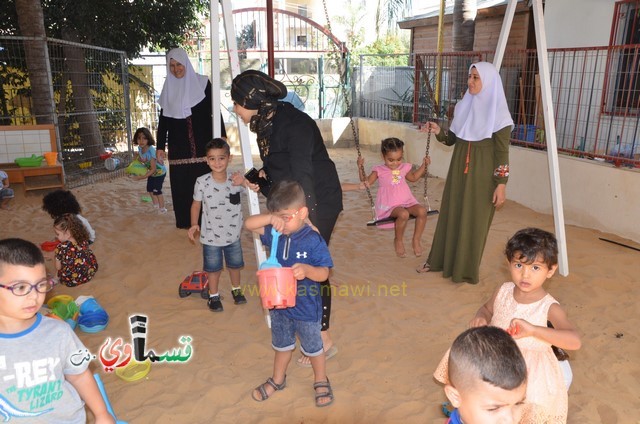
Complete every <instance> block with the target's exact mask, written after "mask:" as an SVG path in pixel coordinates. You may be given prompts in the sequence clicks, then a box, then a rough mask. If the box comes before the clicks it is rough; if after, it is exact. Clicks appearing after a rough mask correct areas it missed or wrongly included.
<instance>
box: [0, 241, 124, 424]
mask: <svg viewBox="0 0 640 424" xmlns="http://www.w3.org/2000/svg"><path fill="white" fill-rule="evenodd" d="M54 285H55V280H54V279H53V278H51V277H47V274H46V268H45V265H44V256H43V255H42V252H41V251H40V249H39V248H38V247H37V246H36V245H34V244H33V243H31V242H28V241H26V240H22V239H17V238H11V239H4V240H0V416H2V417H4V419H5V421H9V420H10V419H11V418H12V417H16V418H23V419H25V420H24V421H25V422H27V421H28V422H29V423H31V424H35V423H51V422H65V423H78V424H79V423H85V422H86V420H87V419H86V414H85V408H84V404H85V402H86V404H87V406H88V407H89V409H91V412H93V415H94V416H95V422H96V423H99V424H103V423H115V420H114V419H113V417H112V416H111V415H110V414H109V412H108V411H107V407H106V405H105V402H104V400H103V399H102V395H101V394H100V390H99V389H98V385H97V384H96V382H95V380H94V378H93V376H92V375H91V371H90V370H89V360H84V359H83V360H78V358H87V357H88V358H90V357H91V355H90V353H89V350H88V349H87V348H85V346H84V345H83V344H82V342H81V341H80V340H79V339H78V338H77V337H76V335H75V334H74V333H73V330H71V328H70V327H69V325H68V324H67V323H65V322H63V321H60V320H56V319H53V318H48V317H43V316H42V315H41V314H40V313H38V311H39V310H40V307H41V306H42V304H43V303H44V298H45V295H46V293H48V292H49V291H51V290H52V289H53V286H54Z"/></svg>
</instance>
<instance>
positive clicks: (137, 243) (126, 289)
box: [0, 149, 640, 424]
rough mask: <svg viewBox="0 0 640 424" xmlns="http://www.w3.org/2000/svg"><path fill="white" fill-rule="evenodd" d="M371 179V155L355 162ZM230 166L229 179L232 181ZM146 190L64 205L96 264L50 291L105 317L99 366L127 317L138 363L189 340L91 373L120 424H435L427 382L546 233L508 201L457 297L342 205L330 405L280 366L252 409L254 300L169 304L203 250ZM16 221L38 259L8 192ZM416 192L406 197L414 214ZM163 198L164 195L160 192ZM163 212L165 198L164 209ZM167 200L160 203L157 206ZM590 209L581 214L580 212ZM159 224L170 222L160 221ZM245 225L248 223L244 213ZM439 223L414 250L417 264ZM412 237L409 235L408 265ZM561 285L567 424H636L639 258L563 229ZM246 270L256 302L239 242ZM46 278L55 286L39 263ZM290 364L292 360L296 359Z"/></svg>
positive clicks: (265, 336)
mask: <svg viewBox="0 0 640 424" xmlns="http://www.w3.org/2000/svg"><path fill="white" fill-rule="evenodd" d="M330 154H331V156H332V158H333V159H334V160H335V161H336V163H337V165H338V170H339V173H340V176H341V179H343V180H344V181H356V180H357V178H356V165H355V161H356V154H355V151H354V150H353V149H352V150H346V149H333V150H330ZM363 154H364V155H365V156H366V160H367V162H366V164H367V166H368V167H370V166H371V165H373V164H375V163H377V162H378V155H377V154H374V153H371V152H364V153H363ZM240 163H241V161H240V160H239V158H236V160H235V162H234V164H235V165H236V166H238V167H239V166H240ZM443 186H444V181H443V180H441V179H435V178H433V179H431V178H430V179H429V199H430V201H431V205H432V207H433V208H435V209H437V208H438V207H439V200H440V198H441V193H442V189H443ZM144 187H145V186H144V182H135V181H131V180H129V179H126V178H121V179H117V180H114V181H112V182H105V183H99V184H95V185H91V186H85V187H80V188H77V189H74V190H73V191H74V193H76V195H77V197H78V199H79V200H80V203H81V205H82V206H83V209H84V211H83V215H84V216H85V217H86V218H87V219H88V220H89V221H90V222H91V224H92V225H93V227H94V228H95V229H96V232H97V241H96V243H95V245H94V251H95V253H96V255H97V258H98V262H99V264H100V270H99V272H98V274H97V275H96V277H95V278H94V280H93V281H92V282H91V283H89V284H87V285H85V286H81V287H78V288H67V287H57V288H56V289H55V290H54V291H53V292H52V295H56V294H70V295H72V296H74V297H76V296H78V295H92V296H94V297H96V298H97V300H98V301H99V303H100V304H101V305H102V306H103V307H104V308H105V309H106V310H107V312H108V313H109V314H110V316H111V320H110V323H109V326H108V327H107V329H106V330H104V331H102V332H100V333H97V334H87V333H83V332H80V331H79V330H76V332H77V334H78V335H79V337H80V338H81V340H82V341H83V342H84V343H85V344H86V345H87V347H88V348H89V349H90V350H91V351H92V352H94V353H97V352H98V350H99V349H100V346H101V345H103V343H104V342H105V340H106V338H107V337H111V338H117V337H122V338H124V339H125V341H127V340H128V339H129V337H130V328H129V322H128V317H129V316H130V315H133V314H143V315H147V316H148V318H149V330H148V342H147V347H148V348H153V349H154V350H155V351H157V352H160V351H165V350H169V349H172V348H174V347H180V345H179V343H178V339H179V338H180V337H181V336H183V335H189V336H191V337H192V340H193V341H192V345H193V349H194V353H193V357H192V358H191V360H190V361H189V362H187V363H184V364H181V363H156V364H154V365H153V366H152V369H151V372H150V373H149V374H148V376H147V377H146V378H145V379H143V380H140V381H137V382H125V381H123V380H121V379H120V378H118V377H117V376H115V375H114V374H112V373H104V371H102V370H101V368H100V363H99V362H98V361H94V362H93V364H92V368H93V370H94V371H96V372H100V373H101V375H102V380H103V381H104V383H105V385H106V387H107V390H108V393H109V397H110V399H111V402H112V404H113V406H114V409H115V411H116V413H117V415H118V418H120V419H122V420H126V421H128V422H130V423H136V424H137V423H141V424H143V423H154V424H161V423H210V422H217V423H236V422H243V423H283V422H287V423H292V422H296V423H319V422H331V423H372V422H381V423H395V422H407V423H443V422H444V417H443V415H442V413H441V411H440V404H441V402H443V401H444V400H445V397H444V393H443V391H442V388H441V387H440V386H439V385H438V384H437V383H436V382H435V381H434V380H433V378H432V372H433V370H434V368H435V367H436V365H437V363H438V361H439V360H440V358H441V356H442V354H443V353H444V352H445V350H446V349H447V348H448V347H449V345H450V343H451V342H452V341H453V339H454V338H455V336H456V335H457V334H458V333H460V332H461V331H463V330H464V329H465V328H466V326H467V323H468V321H469V320H470V319H471V317H472V316H473V314H474V313H475V311H476V310H477V308H478V307H479V306H480V305H481V304H482V303H483V302H484V301H486V299H487V298H488V297H489V296H490V295H491V293H492V291H493V290H494V289H495V288H496V287H497V285H498V284H500V283H502V282H504V281H508V279H509V274H508V272H507V269H506V266H505V261H504V258H503V255H502V249H503V247H504V243H505V242H506V240H507V239H508V238H509V237H510V236H511V235H512V234H513V233H514V232H515V231H517V230H518V229H520V228H523V227H527V226H537V227H541V228H543V229H546V230H549V231H553V218H552V217H551V216H548V215H542V214H539V213H536V212H533V211H532V210H530V209H527V208H525V207H523V206H521V205H519V204H516V203H514V202H510V201H507V203H506V205H505V207H504V208H503V209H502V210H501V211H499V212H498V213H496V216H495V218H494V221H493V226H492V229H491V232H490V234H489V239H488V242H487V246H486V249H485V253H484V257H483V261H482V266H481V269H480V275H481V282H480V283H479V284H478V285H467V284H454V283H452V282H451V281H450V280H446V279H443V278H442V275H441V274H440V273H429V274H422V275H419V274H417V273H416V272H415V270H414V269H415V267H416V266H417V265H419V264H420V262H421V261H423V260H424V256H423V258H415V257H409V258H405V259H400V258H397V257H396V255H395V254H394V250H393V233H392V232H391V231H383V230H378V229H376V228H375V227H367V226H366V225H365V224H366V222H367V221H368V220H369V219H370V218H371V209H370V206H369V201H368V199H367V196H366V194H365V193H364V192H351V193H345V195H344V200H345V210H344V212H343V214H342V216H341V217H340V220H339V221H338V224H337V226H336V229H335V232H334V234H333V238H332V240H331V252H332V255H333V259H334V262H335V269H334V271H333V276H332V283H333V285H334V286H335V288H336V292H335V293H336V294H337V295H336V296H335V297H334V300H333V315H332V323H331V328H332V334H333V338H334V341H335V343H336V346H338V348H339V353H338V354H337V355H336V356H335V357H334V358H332V359H331V360H330V361H329V362H328V363H327V371H328V375H329V377H330V379H331V383H332V385H333V388H334V392H335V396H336V400H335V402H334V404H333V405H331V406H330V407H329V408H316V407H315V406H314V402H313V390H312V383H313V380H312V371H311V369H307V368H300V367H298V366H297V365H295V364H293V363H292V364H291V365H290V366H289V370H288V376H287V388H286V390H284V391H282V392H278V393H276V394H275V395H274V396H273V397H272V398H271V399H269V400H268V401H266V402H264V403H257V402H255V401H253V400H252V399H251V397H250V392H251V389H252V388H253V387H255V386H257V385H258V384H259V383H262V382H263V381H264V380H265V379H266V378H267V377H268V376H270V375H271V369H272V361H273V351H272V349H271V346H270V333H269V330H268V328H267V327H266V325H265V321H264V315H263V310H262V309H261V307H260V301H259V297H257V296H256V295H255V294H254V295H253V296H251V295H249V296H248V304H246V305H242V306H236V305H234V304H233V302H232V300H231V295H230V293H229V279H228V275H227V274H226V273H225V274H223V277H222V281H221V286H220V287H221V290H222V292H223V293H225V294H226V298H225V299H224V300H223V303H224V307H225V310H224V312H223V313H220V314H214V313H212V312H210V311H209V310H208V309H207V305H206V302H205V301H204V300H203V299H201V298H200V297H199V296H198V295H192V296H190V297H187V298H184V299H182V298H179V297H178V285H179V283H180V282H181V281H182V279H183V278H184V277H185V276H186V275H187V274H189V273H191V272H192V271H194V270H198V269H200V267H201V262H202V259H201V248H200V246H199V245H194V244H192V243H190V242H189V240H188V239H187V235H186V231H184V230H178V229H176V228H175V227H174V221H173V215H172V214H171V211H170V213H169V214H167V215H157V214H156V213H154V211H153V210H152V208H151V206H150V204H149V203H143V202H141V201H140V195H141V194H142V193H143V192H144ZM15 188H16V189H17V190H16V191H17V197H16V200H15V202H14V205H13V210H12V211H0V219H1V220H2V226H1V227H0V236H1V237H9V236H12V237H16V236H17V237H22V238H26V239H28V240H31V241H33V242H35V243H37V244H39V243H41V242H43V241H45V240H49V239H51V238H52V237H53V230H52V227H51V225H52V222H51V219H50V218H49V217H48V216H47V215H46V214H45V213H44V212H43V211H41V209H40V204H41V196H42V194H43V193H42V192H36V193H31V194H28V195H27V196H25V195H24V194H22V193H21V187H19V186H17V187H15ZM422 188H423V184H422V182H418V183H415V184H414V185H413V189H414V192H415V194H416V197H417V198H418V199H421V198H422ZM165 189H166V192H167V193H169V192H170V191H169V188H168V179H167V182H166V183H165ZM168 197H169V198H170V196H168ZM169 200H170V199H169ZM585 207H588V205H585ZM169 208H170V206H169ZM245 209H246V208H245ZM436 220H437V216H434V217H431V218H430V219H429V222H428V223H427V228H426V230H425V233H424V236H423V246H424V249H425V252H428V249H429V244H430V242H431V238H432V236H433V231H434V229H435V224H436ZM410 231H413V224H410V226H409V229H408V231H407V232H408V234H406V235H405V240H406V246H407V251H408V252H411V246H410V233H409V232H410ZM566 233H567V249H568V254H569V270H570V273H569V275H568V276H567V277H562V276H556V277H554V278H553V279H552V280H551V281H550V282H549V283H548V285H547V289H548V291H549V292H550V293H551V294H552V295H553V296H554V297H556V299H558V300H559V301H560V303H561V304H562V306H563V307H564V308H565V310H566V311H567V313H568V315H569V318H570V320H572V322H574V323H575V325H576V326H577V327H578V328H579V331H580V333H581V335H582V339H583V347H582V349H581V350H580V351H578V352H573V353H571V365H572V367H573V372H574V380H573V385H572V386H571V389H570V392H569V421H568V422H569V423H607V424H613V423H630V422H636V421H637V420H638V417H639V416H640V397H639V396H638V393H640V365H639V364H638V358H639V357H640V342H639V340H638V328H640V314H638V306H637V305H638V304H640V291H639V290H638V287H637V286H636V284H637V283H638V282H639V278H638V271H639V270H640V268H639V267H638V263H639V259H640V256H639V255H640V253H638V252H637V251H634V250H632V249H627V248H624V247H621V246H617V245H614V244H611V243H606V242H603V241H600V240H599V237H613V236H611V235H607V234H604V233H600V232H598V231H594V230H591V229H587V228H578V227H571V226H568V227H567V228H566ZM242 242H243V246H244V252H245V263H246V267H245V268H244V270H243V271H242V277H243V278H242V279H243V284H245V285H248V286H253V287H255V285H256V278H255V271H256V268H257V267H256V259H255V254H254V250H253V245H252V240H251V236H250V234H249V233H247V232H245V233H244V234H243V236H242ZM47 267H48V268H49V269H50V270H53V268H54V267H53V263H52V262H51V261H50V260H49V261H48V262H47ZM297 356H298V352H296V353H295V354H294V359H295V358H296V357H297Z"/></svg>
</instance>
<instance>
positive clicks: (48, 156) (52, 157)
mask: <svg viewBox="0 0 640 424" xmlns="http://www.w3.org/2000/svg"><path fill="white" fill-rule="evenodd" d="M44 159H45V160H46V161H47V165H49V166H53V165H55V164H56V162H58V153H57V152H47V153H45V154H44Z"/></svg>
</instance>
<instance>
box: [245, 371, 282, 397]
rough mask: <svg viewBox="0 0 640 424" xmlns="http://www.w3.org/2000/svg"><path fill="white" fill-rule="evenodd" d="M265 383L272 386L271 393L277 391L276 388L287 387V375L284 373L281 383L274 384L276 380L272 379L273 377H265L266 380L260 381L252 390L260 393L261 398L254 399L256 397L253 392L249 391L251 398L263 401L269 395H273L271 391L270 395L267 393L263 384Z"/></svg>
mask: <svg viewBox="0 0 640 424" xmlns="http://www.w3.org/2000/svg"><path fill="white" fill-rule="evenodd" d="M267 384H268V385H269V386H271V387H273V389H274V391H273V393H275V392H277V391H278V390H283V389H284V388H285V387H287V376H286V375H285V376H284V381H283V382H282V384H276V382H275V381H273V378H271V377H269V378H267V381H266V382H264V383H262V384H261V385H259V386H258V387H256V388H255V389H254V390H257V391H258V393H260V398H261V399H256V397H255V396H254V395H253V392H251V398H252V399H253V400H255V401H256V402H263V401H265V400H267V399H269V397H270V396H271V395H273V393H271V395H269V394H267V390H266V389H265V386H266V385H267Z"/></svg>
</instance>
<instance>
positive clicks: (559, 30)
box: [545, 0, 615, 48]
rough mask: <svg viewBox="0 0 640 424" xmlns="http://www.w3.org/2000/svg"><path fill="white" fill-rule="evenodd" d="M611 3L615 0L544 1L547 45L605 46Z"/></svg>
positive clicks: (609, 29) (609, 24) (609, 30)
mask: <svg viewBox="0 0 640 424" xmlns="http://www.w3.org/2000/svg"><path fill="white" fill-rule="evenodd" d="M614 4H615V0H547V1H546V5H545V28H546V30H547V45H548V47H549V48H567V47H593V46H607V45H608V44H609V36H610V34H611V24H612V19H613V7H614ZM587 28H588V30H587Z"/></svg>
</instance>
